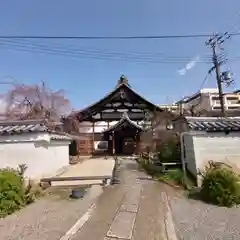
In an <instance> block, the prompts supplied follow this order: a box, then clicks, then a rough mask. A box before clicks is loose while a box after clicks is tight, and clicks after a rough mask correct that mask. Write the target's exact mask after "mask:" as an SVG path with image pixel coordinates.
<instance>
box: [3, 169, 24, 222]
mask: <svg viewBox="0 0 240 240" xmlns="http://www.w3.org/2000/svg"><path fill="white" fill-rule="evenodd" d="M24 204H25V189H24V179H23V177H22V175H20V174H19V172H18V171H16V170H14V169H2V170H0V217H4V216H6V215H8V214H11V213H13V212H14V211H16V210H19V209H20V208H21V207H22V206H24Z"/></svg>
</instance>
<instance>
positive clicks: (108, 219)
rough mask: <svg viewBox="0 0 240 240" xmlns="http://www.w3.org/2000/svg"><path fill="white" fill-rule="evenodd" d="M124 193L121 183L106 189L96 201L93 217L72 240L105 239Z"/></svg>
mask: <svg viewBox="0 0 240 240" xmlns="http://www.w3.org/2000/svg"><path fill="white" fill-rule="evenodd" d="M124 193H125V191H124V189H123V188H122V187H121V186H120V185H115V186H114V187H112V186H110V187H108V188H107V189H105V190H104V193H103V194H102V195H101V196H100V198H99V200H98V201H97V203H96V208H95V210H94V212H93V215H92V217H91V219H90V220H89V221H88V222H86V223H85V224H84V226H83V227H82V229H81V230H80V231H78V233H77V234H76V235H75V236H74V237H73V238H72V239H71V240H81V239H84V240H85V239H87V240H103V239H104V237H106V233H107V231H108V230H109V227H110V226H111V224H112V222H113V220H114V217H115V215H116V214H117V211H118V208H119V206H120V204H121V202H122V199H123V196H124Z"/></svg>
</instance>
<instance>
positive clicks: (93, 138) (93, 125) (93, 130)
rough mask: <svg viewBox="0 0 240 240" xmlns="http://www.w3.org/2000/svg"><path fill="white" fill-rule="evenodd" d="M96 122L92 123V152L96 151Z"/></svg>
mask: <svg viewBox="0 0 240 240" xmlns="http://www.w3.org/2000/svg"><path fill="white" fill-rule="evenodd" d="M94 134H95V122H93V124H92V153H93V152H94V141H95V136H94Z"/></svg>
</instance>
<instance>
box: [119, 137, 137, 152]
mask: <svg viewBox="0 0 240 240" xmlns="http://www.w3.org/2000/svg"><path fill="white" fill-rule="evenodd" d="M135 147H136V142H135V141H134V139H133V138H124V139H123V146H122V152H123V154H133V153H134V150H135Z"/></svg>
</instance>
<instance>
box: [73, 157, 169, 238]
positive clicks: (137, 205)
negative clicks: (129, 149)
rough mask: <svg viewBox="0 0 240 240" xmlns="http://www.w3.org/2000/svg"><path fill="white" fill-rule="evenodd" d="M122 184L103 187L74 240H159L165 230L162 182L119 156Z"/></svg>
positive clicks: (163, 235)
mask: <svg viewBox="0 0 240 240" xmlns="http://www.w3.org/2000/svg"><path fill="white" fill-rule="evenodd" d="M120 179H121V184H119V185H114V186H112V187H109V188H108V189H106V190H105V192H104V193H103V194H102V195H101V196H100V198H99V200H98V202H97V203H96V209H95V211H94V213H93V215H92V217H91V219H90V220H89V221H88V222H86V223H85V224H84V225H83V227H82V228H81V229H80V230H79V231H78V232H77V234H76V235H75V236H74V237H73V238H72V239H73V240H81V239H88V240H115V239H122V240H162V239H167V238H166V234H165V232H166V231H165V222H164V215H165V212H164V204H163V198H162V196H161V193H162V191H163V188H162V184H161V183H159V182H155V181H153V180H150V179H149V178H148V177H147V176H146V175H145V173H143V172H140V171H139V170H138V169H137V163H136V162H134V161H131V160H122V161H121V166H120Z"/></svg>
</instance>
